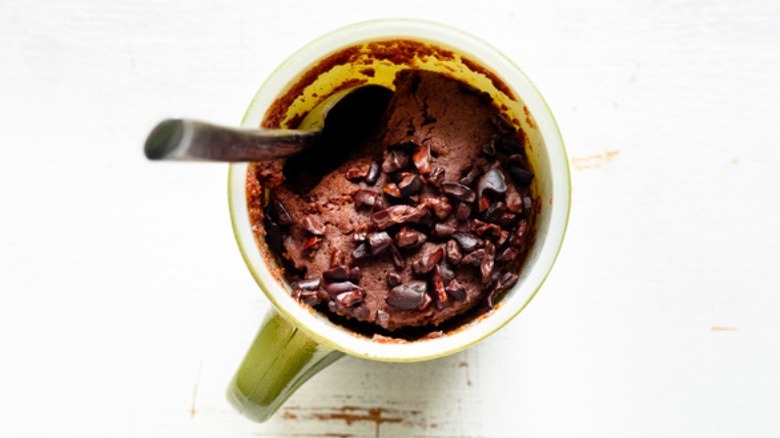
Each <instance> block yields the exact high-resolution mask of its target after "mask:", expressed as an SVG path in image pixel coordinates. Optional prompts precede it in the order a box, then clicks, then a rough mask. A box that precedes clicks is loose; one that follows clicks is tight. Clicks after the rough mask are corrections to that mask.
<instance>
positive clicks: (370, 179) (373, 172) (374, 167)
mask: <svg viewBox="0 0 780 438" xmlns="http://www.w3.org/2000/svg"><path fill="white" fill-rule="evenodd" d="M380 173H381V172H380V168H379V163H377V162H376V161H374V162H373V163H371V166H369V168H368V175H366V182H367V183H368V184H371V185H374V184H376V182H377V181H378V180H379V175H380Z"/></svg>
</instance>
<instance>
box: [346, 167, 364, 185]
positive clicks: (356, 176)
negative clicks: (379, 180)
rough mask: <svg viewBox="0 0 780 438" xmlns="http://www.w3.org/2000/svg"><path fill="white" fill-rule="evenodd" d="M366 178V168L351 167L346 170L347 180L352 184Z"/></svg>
mask: <svg viewBox="0 0 780 438" xmlns="http://www.w3.org/2000/svg"><path fill="white" fill-rule="evenodd" d="M366 176H368V167H366V166H360V167H352V168H350V169H349V170H347V174H346V177H347V179H348V180H350V181H352V182H357V181H360V180H362V179H364V178H365V177H366Z"/></svg>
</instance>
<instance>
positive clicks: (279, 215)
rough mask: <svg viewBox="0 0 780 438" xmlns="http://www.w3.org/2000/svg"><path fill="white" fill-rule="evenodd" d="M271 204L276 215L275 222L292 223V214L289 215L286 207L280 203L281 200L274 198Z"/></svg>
mask: <svg viewBox="0 0 780 438" xmlns="http://www.w3.org/2000/svg"><path fill="white" fill-rule="evenodd" d="M273 206H274V208H273V212H274V215H275V216H276V217H275V218H274V219H275V222H276V223H277V224H279V225H290V224H291V223H292V215H290V212H289V211H288V210H287V207H285V206H284V204H282V201H280V200H278V199H274V202H273Z"/></svg>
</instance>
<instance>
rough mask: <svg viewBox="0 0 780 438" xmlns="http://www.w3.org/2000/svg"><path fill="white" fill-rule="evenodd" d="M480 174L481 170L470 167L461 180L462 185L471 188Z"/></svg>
mask: <svg viewBox="0 0 780 438" xmlns="http://www.w3.org/2000/svg"><path fill="white" fill-rule="evenodd" d="M479 174H480V169H479V168H477V167H476V166H473V165H470V166H468V167H467V168H466V171H465V172H464V173H463V176H462V177H461V178H460V183H461V184H463V185H464V186H470V185H471V183H473V182H474V180H475V179H477V177H478V176H479Z"/></svg>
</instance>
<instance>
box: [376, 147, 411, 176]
mask: <svg viewBox="0 0 780 438" xmlns="http://www.w3.org/2000/svg"><path fill="white" fill-rule="evenodd" d="M408 164H409V156H408V155H406V153H405V152H404V151H402V150H400V149H392V150H389V151H388V152H387V155H386V156H385V160H384V162H382V171H383V172H385V173H393V172H396V171H398V170H401V169H403V168H404V167H406V166H407V165H408Z"/></svg>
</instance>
